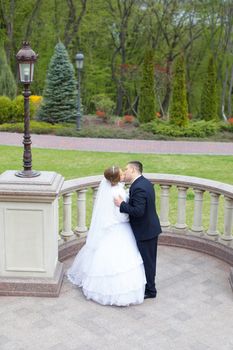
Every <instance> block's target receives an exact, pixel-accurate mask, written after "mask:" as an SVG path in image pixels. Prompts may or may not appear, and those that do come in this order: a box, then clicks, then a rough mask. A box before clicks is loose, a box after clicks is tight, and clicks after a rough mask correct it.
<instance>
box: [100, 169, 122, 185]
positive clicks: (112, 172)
mask: <svg viewBox="0 0 233 350" xmlns="http://www.w3.org/2000/svg"><path fill="white" fill-rule="evenodd" d="M104 177H105V179H107V180H108V181H109V182H110V183H111V185H112V186H114V185H116V184H118V182H119V181H120V168H119V167H118V166H114V165H113V166H111V167H110V168H108V169H106V170H105V171H104Z"/></svg>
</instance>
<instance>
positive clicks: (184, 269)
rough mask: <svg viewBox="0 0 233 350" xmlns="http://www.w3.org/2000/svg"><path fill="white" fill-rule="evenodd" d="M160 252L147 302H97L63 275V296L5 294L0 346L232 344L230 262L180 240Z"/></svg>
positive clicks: (81, 349)
mask: <svg viewBox="0 0 233 350" xmlns="http://www.w3.org/2000/svg"><path fill="white" fill-rule="evenodd" d="M158 254H159V255H158V272H157V275H158V277H157V288H158V297H157V298H156V299H150V300H145V301H144V303H143V304H142V305H138V306H130V307H114V306H112V307H111V306H101V305H98V304H96V303H94V302H92V301H87V300H86V299H85V298H84V296H83V295H82V292H81V290H80V289H78V288H76V287H73V286H72V285H71V284H70V283H69V282H68V281H67V280H66V278H65V279H64V283H63V286H62V290H61V294H60V297H59V298H51V299H50V298H30V297H28V298H24V297H1V298H0V349H1V350H98V349H103V350H113V349H116V350H129V349H132V350H144V349H145V350H146V349H158V350H168V349H169V350H210V349H211V350H220V349H221V350H232V349H233V331H232V327H233V294H232V291H231V288H230V284H229V282H228V275H229V266H228V265H227V264H225V263H223V262H221V261H220V260H217V259H215V258H213V257H210V256H208V255H204V254H201V253H197V252H193V251H190V250H185V249H180V248H173V247H165V246H159V253H158ZM71 262H72V259H70V260H69V261H66V262H65V265H66V266H68V265H70V264H71Z"/></svg>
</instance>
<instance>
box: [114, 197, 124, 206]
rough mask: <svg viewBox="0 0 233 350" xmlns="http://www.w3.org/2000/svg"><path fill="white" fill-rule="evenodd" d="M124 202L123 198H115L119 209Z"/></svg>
mask: <svg viewBox="0 0 233 350" xmlns="http://www.w3.org/2000/svg"><path fill="white" fill-rule="evenodd" d="M122 202H123V198H122V197H121V196H118V197H115V198H114V203H115V205H116V206H117V207H119V206H120V205H121V203H122Z"/></svg>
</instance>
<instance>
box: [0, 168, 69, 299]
mask: <svg viewBox="0 0 233 350" xmlns="http://www.w3.org/2000/svg"><path fill="white" fill-rule="evenodd" d="M63 181H64V179H63V177H62V176H61V175H59V174H57V173H55V172H42V173H41V175H40V176H39V177H35V178H20V177H16V176H15V171H6V172H4V173H3V174H1V175H0V295H33V296H58V294H59V291H60V287H61V283H62V278H63V266H62V264H61V263H60V262H59V261H58V238H57V235H58V195H59V192H60V189H61V186H62V184H63Z"/></svg>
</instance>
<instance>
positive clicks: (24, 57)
mask: <svg viewBox="0 0 233 350" xmlns="http://www.w3.org/2000/svg"><path fill="white" fill-rule="evenodd" d="M37 57H38V55H37V54H36V53H35V52H34V51H33V50H32V49H31V47H30V45H29V43H28V42H27V41H24V42H23V47H22V48H21V49H20V50H19V52H18V53H17V55H16V59H17V63H18V72H19V80H20V82H21V83H23V84H24V91H23V96H24V137H23V144H24V153H23V168H24V170H22V171H18V172H17V173H16V174H15V175H16V176H19V177H28V178H30V177H36V176H39V175H40V172H38V171H34V170H32V153H31V143H32V142H31V136H30V107H29V96H30V95H31V91H30V90H29V86H30V83H31V82H32V81H33V73H34V63H35V62H36V60H37Z"/></svg>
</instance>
